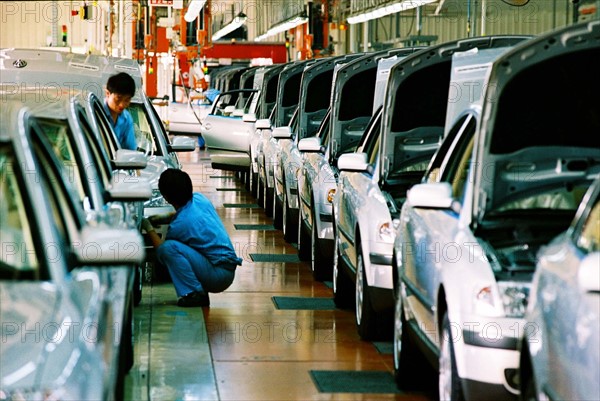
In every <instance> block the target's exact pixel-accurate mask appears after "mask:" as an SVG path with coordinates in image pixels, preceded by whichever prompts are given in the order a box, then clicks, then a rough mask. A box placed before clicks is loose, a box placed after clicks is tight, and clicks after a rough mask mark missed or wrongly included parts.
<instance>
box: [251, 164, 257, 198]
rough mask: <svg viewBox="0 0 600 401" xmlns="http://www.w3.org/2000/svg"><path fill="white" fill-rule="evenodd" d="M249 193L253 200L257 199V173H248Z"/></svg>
mask: <svg viewBox="0 0 600 401" xmlns="http://www.w3.org/2000/svg"><path fill="white" fill-rule="evenodd" d="M250 169H252V167H250ZM250 192H251V193H252V196H254V198H256V197H258V173H254V172H250Z"/></svg>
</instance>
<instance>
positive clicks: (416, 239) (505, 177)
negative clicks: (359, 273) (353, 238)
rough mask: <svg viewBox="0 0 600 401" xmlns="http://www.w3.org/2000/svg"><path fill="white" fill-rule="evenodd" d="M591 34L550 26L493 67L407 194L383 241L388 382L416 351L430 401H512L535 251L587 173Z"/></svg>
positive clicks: (556, 227) (590, 162)
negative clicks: (387, 271)
mask: <svg viewBox="0 0 600 401" xmlns="http://www.w3.org/2000/svg"><path fill="white" fill-rule="evenodd" d="M598 32H600V22H595V23H590V24H587V25H577V26H572V27H568V28H564V29H561V30H558V31H555V32H552V33H549V34H546V35H543V36H540V37H538V38H535V39H531V40H528V41H526V42H524V43H522V44H519V45H516V46H515V47H514V48H513V49H511V50H509V51H508V52H507V53H505V54H503V55H502V56H500V57H499V58H498V59H496V60H495V61H494V63H493V65H492V67H491V70H490V73H489V78H488V80H487V81H486V86H485V87H486V91H485V92H484V97H483V105H482V108H481V111H480V112H478V110H477V108H474V109H473V110H469V111H468V112H467V113H465V114H464V115H463V116H462V117H461V118H459V119H458V120H457V122H456V123H455V124H454V125H453V126H452V127H451V128H450V130H449V131H448V132H450V133H452V132H456V134H455V135H450V136H448V137H447V138H446V139H445V140H444V145H443V146H444V147H445V148H446V149H447V151H446V153H445V154H443V155H442V156H443V161H442V162H441V164H439V167H436V170H437V171H435V172H433V171H432V172H431V176H427V180H428V182H426V183H422V184H417V185H415V186H413V187H412V188H411V189H410V191H409V192H408V196H407V200H406V202H405V203H404V205H403V207H402V210H401V214H400V224H399V225H398V230H397V232H396V239H395V245H394V255H395V256H394V259H395V261H396V274H395V278H396V280H397V281H396V282H395V286H394V288H395V290H396V296H397V300H396V308H395V319H394V321H395V329H394V350H395V352H394V365H395V373H396V377H397V379H398V381H399V382H400V384H401V385H402V386H404V385H410V383H411V382H413V381H414V380H415V378H416V377H417V376H418V374H419V373H421V372H420V371H419V369H417V368H416V364H418V363H419V361H421V360H423V356H422V355H419V352H420V351H423V352H425V355H426V356H427V357H428V359H430V360H431V361H433V362H434V363H435V365H436V366H438V367H439V393H440V398H441V399H443V400H446V399H451V400H458V399H467V400H474V399H476V400H499V399H514V398H515V397H516V396H517V395H518V394H519V374H518V369H519V352H518V350H517V343H518V340H519V339H520V338H521V336H522V333H523V329H524V325H525V320H524V314H525V310H526V306H527V302H528V301H527V300H528V295H529V291H530V287H531V279H532V276H533V272H534V270H535V266H536V253H537V251H538V250H539V248H540V246H542V245H543V244H546V243H548V241H549V240H550V239H552V238H553V237H555V236H556V235H557V234H559V233H560V232H562V231H564V230H565V229H566V228H567V227H568V225H569V224H570V222H571V220H572V219H573V216H574V214H575V211H576V210H577V207H578V205H579V203H580V201H581V197H582V196H583V194H584V193H585V191H586V189H587V188H588V187H589V185H590V182H591V180H592V179H593V177H594V176H595V175H596V174H597V173H598V171H599V169H600V163H599V160H600V146H598V139H597V137H596V136H595V135H594V133H595V132H596V131H597V127H598V126H597V123H595V120H594V119H593V118H589V116H592V115H598V113H599V112H600V109H599V103H598V101H597V99H598V96H597V94H598V93H600V80H599V79H598V77H596V76H594V75H593V74H592V76H590V75H586V74H581V71H583V70H584V69H586V68H590V71H592V70H594V71H595V70H596V69H598V68H599V67H600V57H598V55H599V54H600V43H598V41H597V40H596V39H595V38H596V37H597V35H598ZM594 66H596V67H594ZM548 82H551V83H552V85H549V84H548ZM572 102H577V105H578V107H576V108H573V107H571V105H572ZM567 108H570V110H571V112H570V113H568V114H565V113H564V112H563V111H564V110H565V109H567ZM448 141H450V142H451V143H449V144H448V145H447V146H446V143H447V142H448Z"/></svg>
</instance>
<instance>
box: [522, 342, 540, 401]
mask: <svg viewBox="0 0 600 401" xmlns="http://www.w3.org/2000/svg"><path fill="white" fill-rule="evenodd" d="M521 352H524V353H526V355H523V356H522V358H523V357H527V359H524V360H522V362H521V398H520V399H521V401H538V395H537V386H536V383H535V377H534V376H533V370H532V367H531V362H530V359H529V350H527V349H524V350H522V351H521Z"/></svg>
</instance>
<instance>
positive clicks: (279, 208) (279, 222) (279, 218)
mask: <svg viewBox="0 0 600 401" xmlns="http://www.w3.org/2000/svg"><path fill="white" fill-rule="evenodd" d="M273 227H275V228H276V229H278V230H281V229H282V228H283V205H282V202H281V200H280V199H279V196H277V194H274V196H273Z"/></svg>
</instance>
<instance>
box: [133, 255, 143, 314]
mask: <svg viewBox="0 0 600 401" xmlns="http://www.w3.org/2000/svg"><path fill="white" fill-rule="evenodd" d="M134 269H135V275H134V279H133V304H134V305H135V306H138V305H139V304H140V302H142V287H143V280H142V265H136V266H135V267H134Z"/></svg>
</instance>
